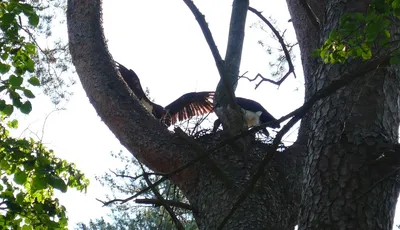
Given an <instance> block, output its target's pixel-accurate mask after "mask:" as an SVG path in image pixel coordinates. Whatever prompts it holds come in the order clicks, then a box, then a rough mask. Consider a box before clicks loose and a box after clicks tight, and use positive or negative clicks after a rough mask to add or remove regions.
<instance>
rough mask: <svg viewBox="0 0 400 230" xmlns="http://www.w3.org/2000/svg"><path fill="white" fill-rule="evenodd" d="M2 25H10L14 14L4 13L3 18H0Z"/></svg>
mask: <svg viewBox="0 0 400 230" xmlns="http://www.w3.org/2000/svg"><path fill="white" fill-rule="evenodd" d="M0 20H1V22H2V24H11V23H12V21H14V20H15V14H11V13H5V14H3V17H1V18H0Z"/></svg>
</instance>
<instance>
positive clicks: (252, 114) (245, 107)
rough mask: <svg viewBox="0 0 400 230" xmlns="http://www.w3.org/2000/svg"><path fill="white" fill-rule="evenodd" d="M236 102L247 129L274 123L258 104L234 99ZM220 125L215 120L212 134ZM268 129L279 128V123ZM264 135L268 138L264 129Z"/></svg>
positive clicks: (239, 98)
mask: <svg viewBox="0 0 400 230" xmlns="http://www.w3.org/2000/svg"><path fill="white" fill-rule="evenodd" d="M236 102H237V104H238V105H239V107H240V109H241V110H242V112H243V114H244V119H245V120H246V122H247V127H248V128H251V127H255V126H259V125H261V124H265V123H268V122H271V121H276V119H275V118H274V117H273V116H272V115H271V114H270V113H269V112H268V111H267V110H266V109H265V108H264V107H263V106H262V105H261V104H260V103H258V102H256V101H254V100H251V99H247V98H243V97H236ZM220 125H221V120H220V119H217V120H216V121H215V122H214V128H213V132H214V133H215V132H216V131H217V129H218V127H219V126H220ZM268 127H270V128H280V127H281V126H280V124H279V123H273V124H270V125H268ZM262 131H263V132H264V134H265V135H267V136H269V133H268V130H267V129H266V128H264V129H263V130H262Z"/></svg>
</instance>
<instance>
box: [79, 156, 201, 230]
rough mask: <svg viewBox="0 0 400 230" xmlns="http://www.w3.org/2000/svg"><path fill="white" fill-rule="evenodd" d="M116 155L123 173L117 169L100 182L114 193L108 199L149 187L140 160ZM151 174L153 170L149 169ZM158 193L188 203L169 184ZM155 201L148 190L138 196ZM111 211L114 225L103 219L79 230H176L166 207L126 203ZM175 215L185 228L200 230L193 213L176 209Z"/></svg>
mask: <svg viewBox="0 0 400 230" xmlns="http://www.w3.org/2000/svg"><path fill="white" fill-rule="evenodd" d="M113 156H114V157H115V158H117V159H119V160H121V162H122V163H123V164H124V166H123V167H122V168H124V169H123V170H117V171H116V172H115V173H113V172H111V173H105V174H104V175H103V176H101V177H98V178H97V180H99V181H100V183H101V184H102V185H103V186H107V187H108V188H109V189H110V190H111V191H112V193H113V194H112V197H110V196H107V199H110V200H111V199H115V198H117V197H118V198H119V199H121V198H122V197H127V196H132V195H134V194H135V193H136V192H138V191H140V190H142V189H143V188H145V187H147V183H146V182H145V180H144V179H143V177H141V176H140V175H141V174H142V172H141V170H139V163H138V161H137V160H136V159H135V158H134V157H133V156H132V155H129V156H126V155H124V154H123V153H122V152H119V153H118V154H113ZM146 172H148V173H150V172H151V171H150V170H148V169H147V171H146ZM149 179H150V180H151V181H152V183H154V182H155V181H156V180H158V179H160V176H157V175H152V176H149ZM158 187H159V189H158V190H159V192H160V194H161V195H162V196H163V197H164V199H168V200H175V201H181V202H187V200H186V199H185V198H184V196H183V194H182V193H181V192H180V190H179V189H178V188H177V187H176V186H175V185H173V184H172V183H171V182H169V181H165V182H163V183H162V184H160V186H158ZM138 198H139V199H143V198H153V199H154V195H153V193H152V191H148V192H146V193H144V194H143V195H141V196H140V197H138ZM110 208H111V211H112V213H111V215H110V218H111V220H112V221H111V222H107V221H105V220H104V219H103V218H101V219H97V220H91V221H90V222H89V223H88V224H85V223H79V224H78V225H77V226H76V229H82V230H89V229H90V230H92V229H93V230H94V229H97V230H98V229H102V230H103V229H104V230H105V229H109V230H114V229H118V230H124V229H126V230H127V229H154V230H156V229H166V230H168V229H171V230H172V229H176V227H175V226H174V224H173V223H172V221H171V218H170V216H169V214H168V212H166V210H165V209H164V208H163V207H154V206H149V205H145V206H143V205H138V204H135V203H132V201H131V203H130V202H127V203H124V204H121V203H119V202H114V203H112V204H111V205H110ZM173 209H174V212H175V214H176V216H177V217H178V218H179V220H180V221H181V222H182V224H183V225H184V227H185V229H189V230H190V229H193V230H194V229H197V225H196V223H195V221H194V219H193V216H192V214H191V212H190V211H188V210H183V209H179V208H173Z"/></svg>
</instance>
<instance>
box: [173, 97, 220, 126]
mask: <svg viewBox="0 0 400 230" xmlns="http://www.w3.org/2000/svg"><path fill="white" fill-rule="evenodd" d="M213 99H214V92H192V93H187V94H184V95H183V96H181V97H180V98H178V99H176V100H175V101H174V102H172V103H171V104H169V105H167V106H166V107H165V110H166V111H167V114H168V116H169V117H170V120H171V124H174V123H176V122H178V121H182V120H186V119H189V118H191V117H194V116H200V115H203V114H206V113H209V112H211V111H212V109H213V106H212V100H213Z"/></svg>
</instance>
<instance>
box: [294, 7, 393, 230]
mask: <svg viewBox="0 0 400 230" xmlns="http://www.w3.org/2000/svg"><path fill="white" fill-rule="evenodd" d="M295 2H297V1H292V0H288V6H289V9H290V12H291V14H292V17H293V22H294V26H295V28H296V32H297V37H298V40H299V44H300V47H301V50H302V61H303V66H304V67H305V82H306V85H305V87H306V92H307V93H306V99H308V98H309V97H311V96H312V95H313V92H315V91H316V90H319V89H321V88H322V87H324V86H327V85H329V84H330V83H331V82H332V81H333V80H334V79H337V78H340V77H341V76H340V75H341V73H344V72H345V70H346V68H347V70H349V69H350V70H357V69H358V68H359V66H361V63H360V62H356V61H353V62H350V63H348V64H346V65H335V66H326V65H322V63H318V64H317V62H315V61H314V60H312V59H311V58H310V57H311V51H312V49H314V48H316V45H317V44H318V43H320V42H321V41H324V39H326V38H327V37H328V35H329V32H330V31H331V30H332V29H333V28H334V27H335V26H337V22H338V21H339V19H340V17H341V16H342V15H343V14H344V13H346V12H362V13H364V12H365V11H366V9H367V7H368V4H369V3H370V1H352V2H348V3H346V4H343V2H340V1H321V2H320V5H319V6H317V5H316V7H320V8H316V9H315V8H314V11H316V12H325V18H322V19H323V20H322V22H325V23H322V24H321V27H320V30H318V29H317V30H316V28H315V27H313V26H311V25H308V26H306V27H304V25H301V23H302V22H303V21H301V20H302V19H304V18H305V17H307V15H306V12H305V11H304V12H301V11H298V10H296V9H298V8H296V7H298V5H296V4H298V3H295ZM393 23H394V25H393V27H392V31H391V33H392V34H396V33H398V31H397V28H398V27H399V23H398V22H397V21H394V22H393ZM395 32H396V33H395ZM309 34H312V36H310V35H309ZM312 38H315V39H312ZM396 39H398V37H396ZM359 70H360V71H361V69H359ZM398 73H399V69H398V68H397V67H388V68H385V69H379V70H376V71H373V72H371V73H369V74H366V75H365V76H364V77H362V78H360V79H358V80H356V81H355V82H353V83H352V84H350V85H348V86H346V87H344V88H343V89H340V90H338V91H337V92H336V93H334V94H333V95H331V96H329V97H327V98H324V99H323V100H320V101H319V102H318V103H316V105H314V107H313V109H312V110H311V111H310V112H309V115H310V121H311V123H310V132H309V138H308V145H307V150H306V156H305V165H304V180H305V184H304V188H303V196H302V201H301V209H300V215H299V229H307V230H309V229H392V226H393V218H394V211H395V207H396V201H397V197H398V193H399V186H398V185H397V182H396V177H397V172H396V171H395V169H396V164H398V157H397V156H394V155H393V154H392V155H390V154H385V153H387V152H388V151H395V147H394V146H395V145H396V144H397V142H398V126H399V119H400V118H399V109H398V106H399V99H400V98H399V96H400V95H399V92H400V91H399V86H400V85H399V74H398ZM342 75H343V74H342ZM382 156H383V157H382ZM380 157H382V158H380ZM388 175H390V176H388Z"/></svg>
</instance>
